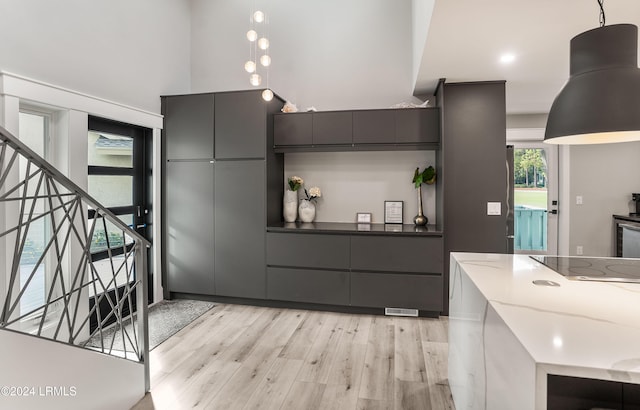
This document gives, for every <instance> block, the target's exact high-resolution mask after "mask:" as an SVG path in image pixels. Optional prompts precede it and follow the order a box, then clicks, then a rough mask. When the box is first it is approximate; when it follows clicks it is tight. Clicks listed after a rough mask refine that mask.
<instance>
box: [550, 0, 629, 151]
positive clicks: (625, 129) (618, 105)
mask: <svg viewBox="0 0 640 410" xmlns="http://www.w3.org/2000/svg"><path fill="white" fill-rule="evenodd" d="M603 1H604V0H598V4H599V5H600V27H599V28H596V29H593V30H589V31H586V32H584V33H581V34H579V35H577V36H575V37H574V38H573V39H571V44H570V50H571V51H570V77H569V81H568V82H567V84H566V85H565V86H564V88H563V89H562V91H560V94H558V96H557V97H556V99H555V100H554V102H553V104H552V105H551V110H550V111H549V118H548V119H547V127H546V130H545V136H544V141H545V142H547V143H551V144H602V143H611V142H627V141H638V140H640V69H639V68H638V27H637V26H635V25H633V24H615V25H611V26H605V25H604V23H605V16H604V8H603Z"/></svg>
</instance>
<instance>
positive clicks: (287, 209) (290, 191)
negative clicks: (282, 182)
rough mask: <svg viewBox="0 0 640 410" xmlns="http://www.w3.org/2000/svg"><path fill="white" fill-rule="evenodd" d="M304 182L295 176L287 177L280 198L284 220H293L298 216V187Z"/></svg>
mask: <svg viewBox="0 0 640 410" xmlns="http://www.w3.org/2000/svg"><path fill="white" fill-rule="evenodd" d="M302 184H304V180H303V179H302V178H300V177H297V176H295V175H294V176H292V177H289V179H288V181H287V185H288V186H287V189H286V190H285V191H284V198H283V199H282V216H283V217H284V221H285V222H295V220H296V218H297V217H298V192H297V191H298V189H300V187H301V186H302Z"/></svg>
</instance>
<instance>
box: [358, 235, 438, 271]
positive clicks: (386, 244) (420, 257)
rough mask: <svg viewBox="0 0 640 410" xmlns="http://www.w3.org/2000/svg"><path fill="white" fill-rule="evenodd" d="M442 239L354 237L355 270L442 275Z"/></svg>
mask: <svg viewBox="0 0 640 410" xmlns="http://www.w3.org/2000/svg"><path fill="white" fill-rule="evenodd" d="M442 246H443V244H442V238H440V237H435V238H415V237H406V236H402V237H391V236H371V237H366V236H354V237H353V238H352V239H351V269H353V270H365V271H383V272H416V273H418V272H420V273H436V274H442V260H443V248H442Z"/></svg>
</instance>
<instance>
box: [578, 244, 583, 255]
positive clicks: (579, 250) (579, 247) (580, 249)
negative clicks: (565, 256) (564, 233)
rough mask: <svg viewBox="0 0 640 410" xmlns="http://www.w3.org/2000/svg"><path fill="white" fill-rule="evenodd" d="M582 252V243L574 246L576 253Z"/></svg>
mask: <svg viewBox="0 0 640 410" xmlns="http://www.w3.org/2000/svg"><path fill="white" fill-rule="evenodd" d="M582 253H583V249H582V245H578V246H576V254H577V255H582Z"/></svg>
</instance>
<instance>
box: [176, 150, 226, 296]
mask: <svg viewBox="0 0 640 410" xmlns="http://www.w3.org/2000/svg"><path fill="white" fill-rule="evenodd" d="M213 181H214V165H213V164H211V163H210V162H209V161H170V162H167V164H166V178H165V195H166V205H165V208H166V209H168V210H170V212H166V226H167V232H166V235H165V244H164V246H165V249H166V250H167V252H166V255H167V256H166V262H165V268H166V272H167V281H168V288H169V289H171V291H173V292H183V293H199V294H202V293H204V294H214V293H215V287H214V270H213V269H214V254H213V252H212V251H211V250H212V249H213V248H214V235H213V232H214V219H213V209H212V207H211V204H212V203H213V201H214V191H213Z"/></svg>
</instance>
